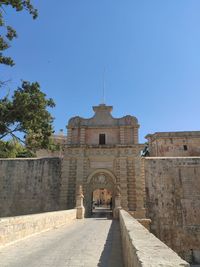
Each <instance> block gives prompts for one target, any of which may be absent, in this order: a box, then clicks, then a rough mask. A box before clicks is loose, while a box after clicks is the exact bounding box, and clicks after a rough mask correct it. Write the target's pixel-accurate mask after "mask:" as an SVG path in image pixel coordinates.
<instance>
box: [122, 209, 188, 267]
mask: <svg viewBox="0 0 200 267" xmlns="http://www.w3.org/2000/svg"><path fill="white" fill-rule="evenodd" d="M119 219H120V227H121V235H122V247H123V253H124V266H125V267H149V266H151V267H159V266H162V267H163V266H165V267H178V266H181V267H186V266H190V265H189V264H188V263H187V262H186V261H184V260H182V259H181V258H180V257H179V256H178V255H177V254H176V253H175V252H174V251H173V250H172V249H170V248H169V247H168V246H167V245H165V244H164V243H163V242H161V241H160V240H159V239H158V238H156V237H155V236H154V235H153V234H151V233H150V232H149V231H148V230H147V229H146V228H145V227H143V226H142V225H141V224H140V223H139V222H138V221H137V220H136V219H134V218H133V217H132V216H131V215H130V214H129V213H128V212H126V211H125V210H120V212H119Z"/></svg>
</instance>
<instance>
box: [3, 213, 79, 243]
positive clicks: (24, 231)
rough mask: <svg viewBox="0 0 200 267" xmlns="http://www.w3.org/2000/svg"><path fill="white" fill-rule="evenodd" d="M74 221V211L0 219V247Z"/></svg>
mask: <svg viewBox="0 0 200 267" xmlns="http://www.w3.org/2000/svg"><path fill="white" fill-rule="evenodd" d="M75 219H76V209H73V210H64V211H56V212H45V213H41V214H33V215H24V216H16V217H7V218H1V219H0V246H4V245H7V244H9V243H12V242H15V241H17V240H20V239H23V238H25V237H28V236H31V235H34V234H38V233H41V232H44V231H47V230H50V229H53V228H54V227H59V226H62V225H67V224H69V223H72V222H73V221H75Z"/></svg>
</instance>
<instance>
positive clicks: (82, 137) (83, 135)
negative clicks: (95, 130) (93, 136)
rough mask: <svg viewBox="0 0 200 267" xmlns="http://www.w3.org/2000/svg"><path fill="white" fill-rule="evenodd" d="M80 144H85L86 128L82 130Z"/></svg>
mask: <svg viewBox="0 0 200 267" xmlns="http://www.w3.org/2000/svg"><path fill="white" fill-rule="evenodd" d="M80 144H81V145H84V144H85V128H81V130H80Z"/></svg>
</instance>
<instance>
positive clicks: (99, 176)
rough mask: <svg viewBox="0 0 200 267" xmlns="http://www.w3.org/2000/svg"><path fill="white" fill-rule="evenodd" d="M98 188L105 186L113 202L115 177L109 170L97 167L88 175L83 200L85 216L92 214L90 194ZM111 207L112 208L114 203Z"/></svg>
mask: <svg viewBox="0 0 200 267" xmlns="http://www.w3.org/2000/svg"><path fill="white" fill-rule="evenodd" d="M99 188H105V189H107V190H109V191H110V192H111V193H112V203H113V204H114V198H115V191H116V177H115V176H114V174H113V173H112V172H111V171H110V170H107V169H97V170H95V171H93V172H92V173H91V174H90V175H89V176H88V178H87V183H86V194H85V201H84V202H85V203H84V206H85V215H86V217H90V216H91V214H92V194H93V191H94V190H96V189H99ZM112 208H114V205H113V206H112Z"/></svg>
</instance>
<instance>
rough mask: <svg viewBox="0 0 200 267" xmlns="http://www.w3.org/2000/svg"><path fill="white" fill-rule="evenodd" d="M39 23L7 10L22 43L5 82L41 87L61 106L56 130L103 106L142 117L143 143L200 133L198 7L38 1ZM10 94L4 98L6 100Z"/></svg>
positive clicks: (180, 1) (130, 0) (194, 2)
mask: <svg viewBox="0 0 200 267" xmlns="http://www.w3.org/2000/svg"><path fill="white" fill-rule="evenodd" d="M33 3H34V5H35V6H36V7H37V8H38V11H39V18H38V19H37V20H35V21H33V20H32V19H31V17H30V16H28V14H26V12H24V13H18V14H16V13H15V12H12V11H11V10H7V11H6V12H7V14H6V17H7V22H9V23H10V24H11V25H13V26H15V28H16V29H17V31H18V35H19V37H18V39H17V40H16V41H14V42H13V44H12V47H11V48H10V49H9V50H8V53H9V54H10V55H12V56H13V57H14V59H15V61H16V66H15V67H13V68H10V67H2V66H0V76H1V78H2V77H3V79H12V82H11V83H10V85H9V86H10V87H11V88H15V87H16V86H17V85H18V84H20V79H24V80H29V81H38V82H39V83H40V84H41V89H42V91H44V92H45V93H46V94H47V95H48V97H52V98H53V99H54V100H55V102H56V108H55V109H54V110H52V114H53V116H54V117H55V122H54V126H55V130H56V132H57V131H59V129H61V128H65V125H66V124H67V121H68V119H69V118H70V117H72V116H75V115H79V116H83V117H90V116H92V114H93V111H92V108H91V107H92V106H93V105H98V104H99V103H100V102H102V88H103V70H104V68H106V104H108V105H113V106H114V110H113V116H115V117H120V116H123V115H127V114H130V115H134V116H136V117H137V118H138V120H139V123H140V125H141V127H140V141H141V142H143V141H144V136H145V135H146V134H148V133H153V132H157V131H184V130H199V122H200V104H199V102H200V1H199V0H190V1H189V0H137V1H136V0H126V1H122V0H121V1H119V0H98V1H97V0H84V1H83V0H59V1H58V3H57V2H55V1H49V0H43V1H40V0H35V1H33ZM2 93H3V92H1V94H2Z"/></svg>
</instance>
